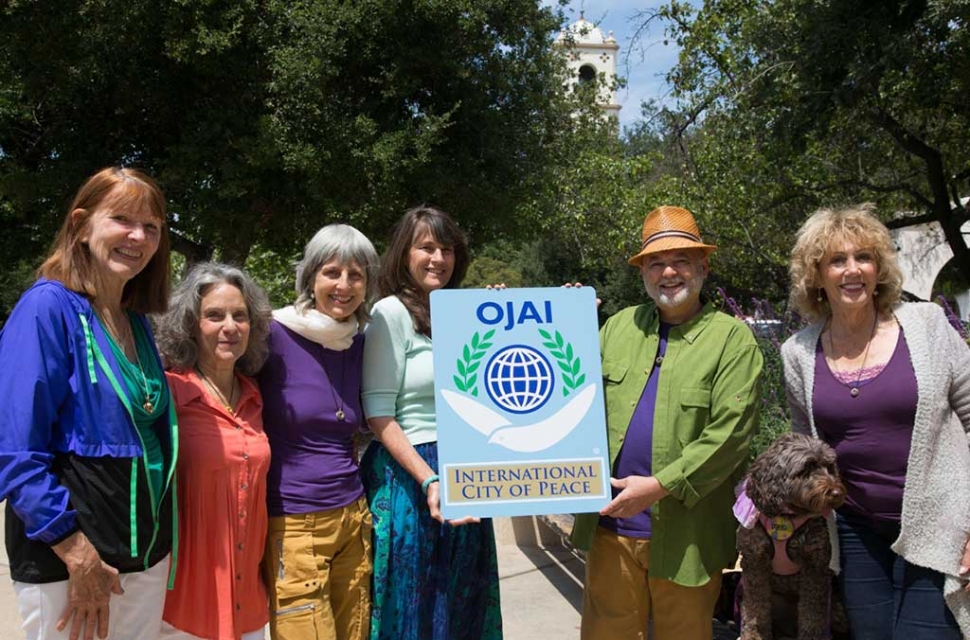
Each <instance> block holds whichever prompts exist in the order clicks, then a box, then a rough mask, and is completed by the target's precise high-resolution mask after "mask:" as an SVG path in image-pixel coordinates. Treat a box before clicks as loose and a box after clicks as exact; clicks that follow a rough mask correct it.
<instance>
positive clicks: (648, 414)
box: [600, 322, 675, 538]
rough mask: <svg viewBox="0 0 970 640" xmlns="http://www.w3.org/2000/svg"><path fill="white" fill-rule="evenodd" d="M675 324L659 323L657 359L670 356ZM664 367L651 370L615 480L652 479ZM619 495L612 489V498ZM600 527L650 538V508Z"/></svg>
mask: <svg viewBox="0 0 970 640" xmlns="http://www.w3.org/2000/svg"><path fill="white" fill-rule="evenodd" d="M674 326H675V325H672V324H667V323H665V322H661V323H660V344H659V345H658V346H657V359H659V360H661V361H662V359H663V356H664V355H665V354H666V353H667V336H668V335H670V329H671V327H674ZM662 368H663V365H662V364H661V366H654V367H653V369H651V370H650V377H648V378H647V384H646V385H644V387H643V393H641V394H640V402H638V403H637V408H636V409H634V411H633V417H631V418H630V426H629V428H628V429H627V431H626V437H625V438H624V440H623V446H622V447H621V448H620V452H619V453H618V454H617V456H616V462H615V463H614V464H613V477H614V478H625V477H627V476H644V477H649V476H651V475H652V474H653V471H652V467H653V464H652V462H653V414H654V410H655V409H656V406H657V381H658V380H659V379H660V371H661V369H662ZM619 493H620V490H619V489H613V497H614V498H615V497H616V496H617V494H619ZM600 526H601V527H604V528H606V529H609V530H610V531H615V532H616V533H618V534H620V535H621V536H628V537H630V538H649V537H650V508H649V507H648V508H646V509H644V510H643V511H641V512H640V513H638V514H637V515H635V516H632V517H630V518H611V517H609V516H602V517H600Z"/></svg>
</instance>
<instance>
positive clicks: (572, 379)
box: [539, 329, 586, 396]
mask: <svg viewBox="0 0 970 640" xmlns="http://www.w3.org/2000/svg"><path fill="white" fill-rule="evenodd" d="M539 335H540V336H542V337H543V339H544V341H543V343H542V346H544V347H545V348H546V349H549V353H550V355H552V357H553V358H555V359H556V364H558V365H559V368H560V369H562V395H563V396H568V395H569V394H570V393H572V392H573V391H575V390H576V389H577V388H579V386H580V385H581V384H583V383H584V382H586V374H585V373H580V368H581V366H582V364H581V362H580V360H579V356H577V355H575V354H573V345H572V343H571V342H566V341H565V340H563V337H562V334H561V333H559V332H558V331H556V333H555V335H551V334H550V333H549V332H548V331H543V330H542V329H539Z"/></svg>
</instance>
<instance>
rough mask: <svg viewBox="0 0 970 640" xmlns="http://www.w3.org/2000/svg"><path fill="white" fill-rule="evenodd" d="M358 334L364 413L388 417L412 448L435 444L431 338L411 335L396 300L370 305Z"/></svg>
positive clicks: (406, 317)
mask: <svg viewBox="0 0 970 640" xmlns="http://www.w3.org/2000/svg"><path fill="white" fill-rule="evenodd" d="M364 335H365V339H364V371H363V373H362V380H361V398H362V400H363V405H364V415H366V416H367V417H368V418H377V417H384V416H393V417H394V419H395V420H397V422H398V424H400V425H401V429H403V430H404V435H406V436H407V437H408V441H409V442H410V443H411V444H412V445H416V444H424V443H427V442H435V441H436V440H437V439H438V427H437V423H436V421H435V409H434V361H433V360H432V357H431V338H429V337H427V336H424V335H421V334H419V333H416V332H415V331H414V322H413V321H412V320H411V314H410V313H408V310H407V308H406V307H405V306H404V303H402V302H401V301H400V300H399V299H398V298H397V296H388V297H387V298H384V299H383V300H381V301H379V302H378V303H377V304H376V305H374V309H373V311H372V312H371V322H370V324H369V325H367V330H366V332H365V334H364Z"/></svg>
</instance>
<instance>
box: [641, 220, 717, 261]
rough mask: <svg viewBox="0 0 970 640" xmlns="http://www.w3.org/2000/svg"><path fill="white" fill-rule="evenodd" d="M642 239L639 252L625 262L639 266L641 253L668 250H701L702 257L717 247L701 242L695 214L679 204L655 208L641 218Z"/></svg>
mask: <svg viewBox="0 0 970 640" xmlns="http://www.w3.org/2000/svg"><path fill="white" fill-rule="evenodd" d="M641 238H642V239H643V241H642V243H641V244H640V253H638V254H637V255H635V256H633V257H632V258H630V259H629V260H627V262H629V263H630V264H631V265H633V266H634V267H639V266H640V262H641V261H642V260H643V258H644V256H648V255H650V254H651V253H658V252H660V251H669V250H671V249H701V250H702V251H704V255H705V256H709V255H711V252H713V251H714V250H715V249H717V247H715V246H714V245H712V244H704V243H703V242H702V241H701V232H700V230H699V229H698V228H697V223H696V222H694V216H693V215H692V214H691V212H690V211H688V210H687V209H682V208H680V207H668V206H663V207H657V208H656V209H654V210H653V211H651V212H650V213H648V214H647V217H646V218H644V220H643V231H642V233H641Z"/></svg>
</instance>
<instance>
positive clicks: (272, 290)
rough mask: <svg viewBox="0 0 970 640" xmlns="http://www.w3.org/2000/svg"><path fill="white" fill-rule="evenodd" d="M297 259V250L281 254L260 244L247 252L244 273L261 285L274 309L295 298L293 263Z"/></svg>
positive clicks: (294, 263) (297, 260)
mask: <svg viewBox="0 0 970 640" xmlns="http://www.w3.org/2000/svg"><path fill="white" fill-rule="evenodd" d="M299 260H300V253H299V252H293V253H290V254H288V255H281V254H279V253H277V252H275V251H272V250H270V249H264V248H263V247H261V246H256V247H254V248H253V250H252V251H250V252H249V257H248V258H247V259H246V264H245V269H246V273H248V274H249V275H250V277H252V278H253V280H255V281H256V282H257V283H259V285H260V286H261V287H263V290H264V291H266V295H267V296H269V301H270V304H271V305H272V307H273V308H274V309H279V308H281V307H285V306H287V305H290V304H293V302H294V301H295V300H296V290H295V288H294V287H295V283H296V270H295V265H296V263H297V262H299Z"/></svg>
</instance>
